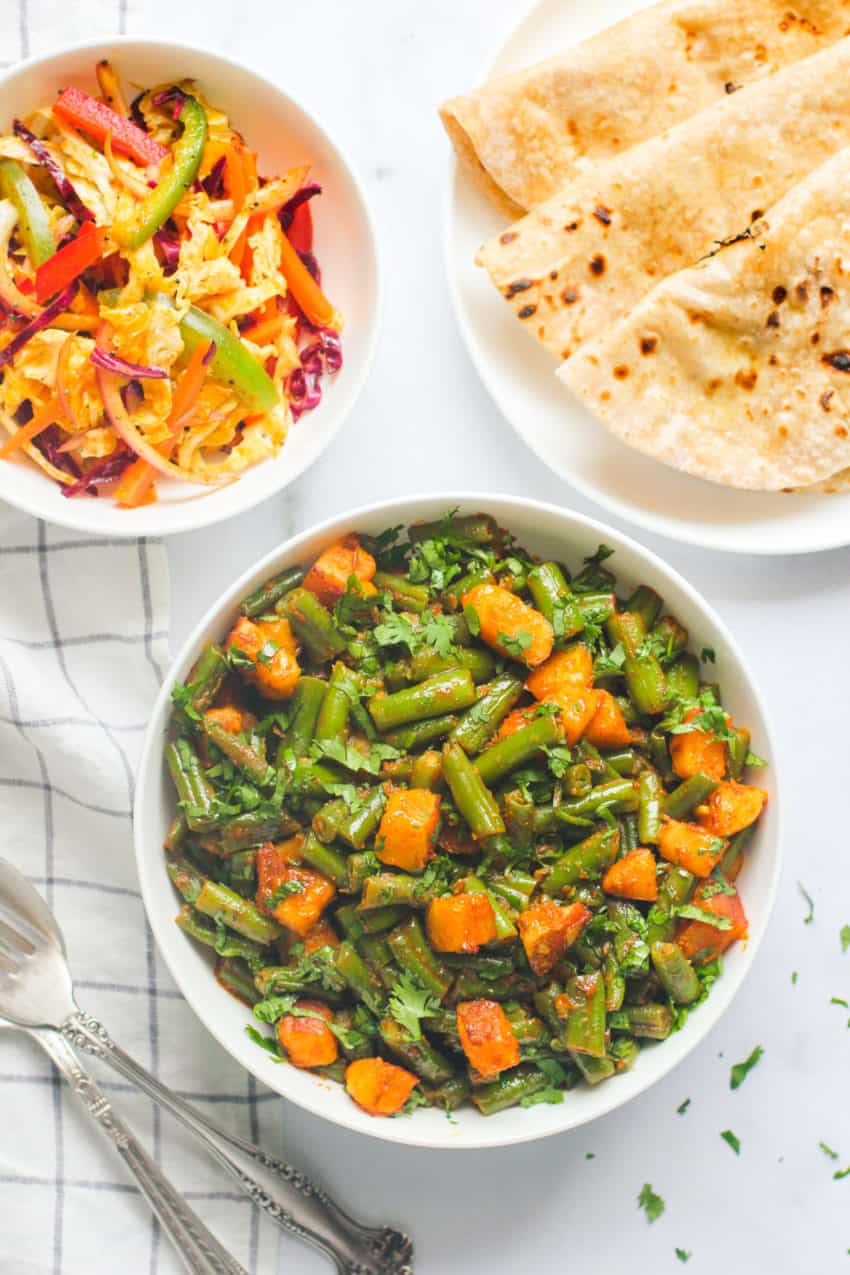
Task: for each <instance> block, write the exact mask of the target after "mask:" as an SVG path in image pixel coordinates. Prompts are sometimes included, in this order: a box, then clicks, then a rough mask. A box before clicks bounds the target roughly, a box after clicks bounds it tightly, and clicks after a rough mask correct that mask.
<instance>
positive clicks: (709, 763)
mask: <svg viewBox="0 0 850 1275" xmlns="http://www.w3.org/2000/svg"><path fill="white" fill-rule="evenodd" d="M699 711H700V710H699V709H698V708H692V709H691V710H690V711H689V712H688V713H686V715H685V722H690V721H693V719H694V718H695V717H696V716H697V714H698V713H699ZM731 720H732V719H731V718H730V717H727V718H726V721H727V723H729V724H730V725H731ZM670 760H671V761H672V763H673V771H674V773H675V774H677V775H678V776H679V778H680V779H690V777H691V775H707V776H708V778H709V779H722V778H723V776H724V775H725V774H726V766H727V751H726V744H725V743H724V742H723V740H722V739H718V738H717V736H716V735H713V734H712V733H711V732H710V731H704V730H688V731H683V732H682V733H681V734H680V735H671V737H670Z"/></svg>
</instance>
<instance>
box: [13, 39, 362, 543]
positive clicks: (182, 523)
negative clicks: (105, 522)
mask: <svg viewBox="0 0 850 1275" xmlns="http://www.w3.org/2000/svg"><path fill="white" fill-rule="evenodd" d="M128 45H149V46H156V45H159V46H161V47H164V48H167V49H168V50H169V51H172V50H176V51H178V52H180V51H185V52H186V53H187V54H192V53H202V54H203V55H204V56H205V57H209V58H213V59H214V60H215V61H217V62H221V63H223V64H224V65H226V66H230V67H233V68H234V69H235V70H237V71H242V72H245V73H247V74H248V75H250V76H253V77H254V79H256V80H258V81H260V82H261V83H262V84H264V85H266V86H267V87H268V88H269V89H270V90H272V91H273V92H275V93H277V94H278V95H279V96H280V97H282V98H283V99H284V100H285V101H286V102H288V103H289V104H290V105H291V106H293V107H294V108H295V110H297V111H300V112H301V113H302V115H304V116H305V117H306V118H307V119H308V120H310V122H311V123H312V124H313V125H314V126H315V127H316V128H317V129H318V130H319V132H320V133H322V134H323V136H324V138H325V141H326V142H327V144H328V146H329V148H330V150H331V151H332V152H333V155H334V157H335V159H336V161H337V162H338V163H339V165H340V167H341V168H342V169H344V170H345V172H346V173H347V174H348V176H349V178H350V180H351V183H352V185H353V187H354V189H355V191H356V193H357V198H358V201H359V203H360V208H361V211H362V213H363V218H364V221H365V224H366V227H367V229H368V232H369V240H370V243H371V248H372V255H373V258H374V262H375V310H374V316H373V318H372V323H371V332H370V333H369V335H368V340H367V343H366V348H365V352H364V356H363V359H362V363H361V367H360V369H359V372H358V373H357V374H356V375H355V377H354V380H353V382H351V383H350V384H349V388H348V398H349V402H348V407H347V408H345V409H343V410H342V411H340V412H339V413H338V419H337V421H336V423H335V424H334V426H333V428H332V430H331V432H330V434H329V435H328V438H327V441H326V442H325V444H324V446H323V447H321V448H320V449H319V450H318V451H317V452H316V453H315V455H313V456H309V457H307V458H305V460H304V461H303V462H302V463H301V464H300V465H299V466H297V467H296V468H295V469H294V470H293V471H292V473H290V474H288V475H287V477H286V481H285V482H284V483H283V484H282V485H281V486H276V487H273V488H272V489H271V490H270V491H266V492H261V493H259V494H258V495H256V496H252V495H249V496H248V498H247V499H245V500H244V502H243V503H241V504H238V505H236V506H235V507H234V508H233V509H229V510H227V511H226V512H225V513H220V512H218V511H217V510H216V509H215V505H214V501H215V493H214V492H211V493H210V494H209V496H208V497H206V498H197V497H195V498H192V497H187V498H186V500H185V512H184V516H183V517H182V518H181V517H180V516H179V515H176V514H175V515H171V516H170V521H171V525H169V526H168V527H162V526H160V525H158V524H157V522H156V515H155V514H151V515H147V517H149V518H150V521H149V522H147V521H146V520H145V518H144V517H142V516H141V514H140V515H139V519H138V521H135V520H134V525H133V526H132V527H127V528H122V527H121V526H120V525H119V526H115V527H112V526H110V527H100V526H95V525H94V524H92V523H89V522H87V520H86V518H85V514H84V513H83V516H82V517H79V516H74V517H73V518H71V517H68V516H67V514H65V512H64V504H59V505H57V510H58V512H57V513H56V514H54V513H53V512H52V511H51V513H50V514H49V515H48V514H46V513H37V514H35V515H33V516H35V517H38V518H41V519H43V520H44V521H45V522H49V523H53V524H55V525H56V526H58V527H65V528H67V529H68V530H71V531H82V532H86V533H87V534H90V535H94V536H105V537H108V538H113V537H114V538H118V539H122V540H134V539H137V538H138V537H140V536H157V537H159V536H162V537H165V536H175V535H180V534H181V533H182V532H185V531H199V530H200V529H201V528H202V527H210V526H213V525H214V524H215V523H218V522H226V521H227V520H228V519H229V518H235V517H238V516H239V514H244V513H247V512H248V510H250V509H255V508H256V507H257V506H258V505H261V504H263V502H264V501H266V500H272V499H273V498H274V497H275V496H279V495H280V493H281V492H282V491H285V490H286V489H287V488H288V487H290V486H291V485H292V484H293V483H294V482H297V480H298V479H299V478H301V476H302V475H303V474H305V473H306V472H307V470H308V469H310V468H311V466H312V465H314V464H315V463H316V461H317V460H318V459H319V457H320V456H323V455H324V453H325V452H326V451H327V450H328V448H330V447H331V446H332V445H333V443H334V442H335V440H336V438H337V436H338V434H339V432H340V430H341V429H342V427H343V425H345V424H346V423H347V422H348V419H349V417H350V416H351V413H352V411H353V410H354V408H355V406H356V404H357V400H358V399H359V398H360V395H361V393H362V391H363V386H364V385H365V384H366V381H367V379H368V377H369V374H370V373H371V371H372V367H373V366H374V362H375V355H376V353H377V350H378V341H379V339H380V336H381V332H382V331H383V317H384V304H385V292H386V282H385V272H384V268H383V262H382V257H381V250H380V248H379V243H380V239H379V236H378V229H377V224H376V222H375V217H374V214H373V213H372V209H371V206H370V204H369V200H368V198H367V195H366V185H365V182H364V181H363V178H362V176H361V174H360V169H359V167H358V165H357V164H356V163H355V162H354V160H353V159H351V158H350V157H349V156H348V154H347V153H346V152H345V151H344V150H343V149H342V147H341V146H340V145H339V143H338V142H337V140H336V136H335V134H334V133H333V132H331V130H330V129H329V128H328V126H327V124H326V123H325V121H324V119H323V118H322V116H321V115H320V114H317V113H316V112H315V111H314V110H313V109H312V108H309V107H307V106H305V105H304V103H303V102H302V101H301V99H300V98H298V97H295V96H294V94H292V93H290V92H289V91H288V90H287V89H283V88H282V87H281V86H280V85H279V84H278V83H277V82H276V80H274V79H272V78H271V77H270V76H268V75H266V74H265V73H264V72H262V71H258V70H257V68H256V67H255V66H254V65H253V64H252V63H250V62H243V61H241V60H240V59H239V58H232V57H228V56H227V54H225V53H221V52H219V50H217V49H214V48H212V47H211V46H210V45H208V44H204V43H203V42H201V41H197V42H193V43H191V44H190V43H188V42H187V41H185V40H162V39H160V38H159V37H158V36H155V35H148V34H145V33H134V34H133V35H116V36H113V37H111V38H110V37H101V38H99V39H96V40H73V41H71V42H70V43H64V44H59V45H57V46H56V47H55V48H52V49H50V50H48V51H47V52H44V53H37V54H33V55H32V56H31V57H28V58H22V59H21V60H20V61H19V62H15V63H13V64H12V65H11V66H8V67H4V68H3V71H2V73H0V84H3V83H5V82H6V81H7V80H9V79H15V78H17V77H18V76H20V75H24V74H26V73H27V72H28V71H30V70H32V69H33V68H35V67H38V66H42V65H44V64H45V63H49V62H51V61H53V60H54V59H55V58H59V57H64V56H65V55H66V54H68V53H84V52H86V51H87V50H91V51H92V52H96V51H99V50H105V49H112V50H114V49H115V48H116V47H121V46H124V47H126V46H128ZM190 78H191V77H190ZM285 446H286V443H284V448H285ZM282 450H283V449H281V451H282ZM280 454H281V453H280V452H279V453H278V455H280ZM275 459H276V458H275V457H269V458H268V459H267V460H266V461H262V462H260V463H261V464H268V463H270V462H273V461H274V460H275ZM248 472H250V471H246V473H248ZM2 499H3V500H4V501H5V502H6V503H7V504H9V505H12V506H13V507H14V508H15V509H20V510H22V512H23V513H28V514H33V510H32V508H31V506H30V505H29V504H27V502H26V501H24V500H18V499H16V497H15V495H9V494H8V493H6V492H4V494H3V496H2ZM79 503H80V505H82V504H84V503H85V502H84V501H82V502H79ZM147 508H149V509H151V510H155V509H156V505H155V504H154V505H151V506H148V507H147ZM172 508H173V506H172Z"/></svg>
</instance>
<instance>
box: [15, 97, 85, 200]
mask: <svg viewBox="0 0 850 1275" xmlns="http://www.w3.org/2000/svg"><path fill="white" fill-rule="evenodd" d="M12 128H13V129H14V131H15V134H16V136H18V137H19V138H20V139H21V141H22V142H26V144H27V146H28V147H29V148H30V150H31V151H32V153H33V155H34V156H35V158H36V159H37V160H38V162H39V163H40V164H41V165H43V167H44V168H46V169H47V171H48V172H49V173H50V176H51V177H52V178H53V184H54V186H55V187H56V189H57V190H58V191H59V198H60V199H61V200H62V203H63V204H64V205H65V207H66V208H67V209H68V212H69V213H73V215H74V216H75V217H76V219H77V221H94V213H93V212H92V211H91V209H90V208H87V207H86V205H85V204H84V203H83V201H82V199H80V196H79V195H78V194H77V192H76V190H75V189H74V186H73V183H72V182H71V179H70V178H69V177H68V176H67V174H66V173H65V171H64V170H63V169H62V167H61V166H60V165H59V163H58V162H57V161H56V160H55V159H54V158H53V156H52V155H51V154H50V151H49V150H48V149H47V147H46V146H45V145H44V142H40V141H39V140H38V138H37V137H36V136H35V134H34V133H31V132H30V130H29V129H28V128H27V127H26V125H25V124H23V123H22V122H21V121H20V120H13V121H12Z"/></svg>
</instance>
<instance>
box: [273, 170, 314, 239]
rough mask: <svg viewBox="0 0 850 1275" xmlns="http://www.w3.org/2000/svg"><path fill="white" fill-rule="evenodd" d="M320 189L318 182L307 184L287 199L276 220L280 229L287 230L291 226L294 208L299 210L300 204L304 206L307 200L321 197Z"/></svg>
mask: <svg viewBox="0 0 850 1275" xmlns="http://www.w3.org/2000/svg"><path fill="white" fill-rule="evenodd" d="M321 193H322V188H321V186H320V185H319V183H318V182H308V183H307V185H306V186H302V187H301V189H300V190H296V192H295V194H294V195H293V196H292V198H291V199H287V201H286V203H285V204H284V205H283V207H282V208H281V210H280V212H279V213H278V215H277V216H278V220H279V221H280V224H281V228H282V229H283V230H288V229H289V227H290V226H291V225H292V218H293V217H294V216H295V210H296V208H300V206H301V205H302V204H306V202H307V200H308V199H312V198H313V196H314V195H321Z"/></svg>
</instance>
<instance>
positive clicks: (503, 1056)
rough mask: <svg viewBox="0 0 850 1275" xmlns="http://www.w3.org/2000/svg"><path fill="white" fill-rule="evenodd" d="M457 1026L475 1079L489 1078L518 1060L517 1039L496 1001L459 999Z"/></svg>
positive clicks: (514, 1064) (513, 1064) (513, 1065)
mask: <svg viewBox="0 0 850 1275" xmlns="http://www.w3.org/2000/svg"><path fill="white" fill-rule="evenodd" d="M457 1028H458V1033H459V1035H460V1043H461V1045H462V1046H463V1052H464V1053H465V1054H466V1057H467V1059H468V1060H469V1065H470V1067H471V1068H472V1070H473V1072H475V1073H476V1079H481V1080H492V1079H494V1077H496V1076H498V1074H499V1072H501V1071H506V1070H507V1068H508V1067H516V1065H517V1063H518V1062H519V1042H518V1041H517V1038H516V1036H515V1035H514V1030H513V1028H512V1027H511V1025H510V1023H509V1022H508V1020H507V1018H506V1016H505V1011H504V1010H503V1009H502V1007H501V1005H500V1004H499V1003H498V1001H488V1000H475V1001H461V1003H460V1004H459V1005H458V1007H457Z"/></svg>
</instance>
